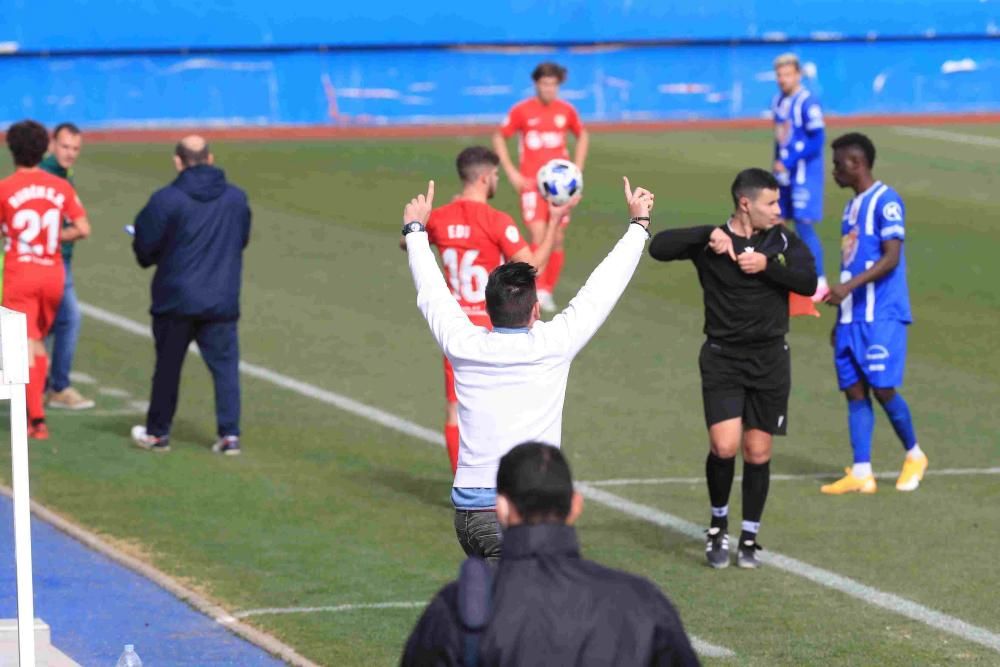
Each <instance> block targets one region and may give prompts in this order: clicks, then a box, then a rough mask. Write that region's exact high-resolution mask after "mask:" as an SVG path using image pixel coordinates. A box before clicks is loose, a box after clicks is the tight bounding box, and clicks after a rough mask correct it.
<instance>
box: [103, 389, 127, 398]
mask: <svg viewBox="0 0 1000 667" xmlns="http://www.w3.org/2000/svg"><path fill="white" fill-rule="evenodd" d="M97 393H98V394H101V395H102V396H110V397H112V398H129V397H130V396H131V395H132V394H130V393H128V392H127V391H125V390H124V389H119V388H118V387H100V388H98V390H97Z"/></svg>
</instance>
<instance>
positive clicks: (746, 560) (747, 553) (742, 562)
mask: <svg viewBox="0 0 1000 667" xmlns="http://www.w3.org/2000/svg"><path fill="white" fill-rule="evenodd" d="M761 548H762V547H761V546H760V545H759V544H757V541H756V540H741V541H740V545H739V547H737V549H736V566H737V567H742V568H743V569H745V570H755V569H757V568H758V567H760V559H759V558H757V552H758V551H760V550H761Z"/></svg>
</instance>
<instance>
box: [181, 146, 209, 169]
mask: <svg viewBox="0 0 1000 667" xmlns="http://www.w3.org/2000/svg"><path fill="white" fill-rule="evenodd" d="M210 153H211V151H210V150H209V149H208V142H207V141H206V142H205V145H204V146H202V148H201V150H198V151H193V150H191V149H190V148H188V147H187V146H185V145H184V142H183V141H178V142H177V147H176V148H174V155H176V156H177V157H179V158H180V159H181V163H182V164H183V165H184V166H185V167H194V166H196V165H199V164H208V156H209V154H210Z"/></svg>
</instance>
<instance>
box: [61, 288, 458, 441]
mask: <svg viewBox="0 0 1000 667" xmlns="http://www.w3.org/2000/svg"><path fill="white" fill-rule="evenodd" d="M80 310H81V311H82V312H83V314H84V315H88V316H90V317H92V318H94V319H95V320H99V321H101V322H104V323H105V324H110V325H112V326H115V327H118V328H119V329H122V330H124V331H128V332H129V333H133V334H136V335H137V336H142V337H144V338H152V337H153V334H152V332H151V331H150V328H149V326H147V325H144V324H140V323H138V322H136V321H135V320H130V319H128V318H127V317H122V316H121V315H117V314H115V313H112V312H109V311H107V310H104V309H103V308H98V307H96V306H91V305H90V304H87V303H82V302H81V303H80ZM192 352H194V353H195V354H197V353H198V350H197V348H196V347H192ZM240 372H242V373H243V374H244V375H249V376H250V377H253V378H257V379H259V380H265V381H267V382H270V383H271V384H274V385H277V386H279V387H282V388H284V389H288V390H289V391H293V392H295V393H297V394H301V395H302V396H306V397H308V398H312V399H315V400H317V401H320V402H321V403H327V404H329V405H333V406H336V407H338V408H340V409H341V410H343V411H344V412H350V413H351V414H354V415H357V416H359V417H364V418H365V419H367V420H369V421H373V422H375V423H376V424H380V425H382V426H386V427H388V428H391V429H393V430H395V431H399V432H400V433H405V434H406V435H410V436H413V437H414V438H419V439H420V440H425V441H427V442H432V443H434V444H436V445H442V446H443V445H444V436H443V435H442V434H441V433H440V432H438V431H433V430H431V429H429V428H424V427H423V426H419V425H417V424H414V423H413V422H411V421H409V420H407V419H403V418H402V417H397V416H396V415H394V414H391V413H389V412H386V411H384V410H380V409H378V408H375V407H372V406H370V405H366V404H364V403H361V402H360V401H355V400H354V399H353V398H348V397H347V396H344V395H342V394H338V393H336V392H332V391H327V390H326V389H321V388H320V387H317V386H316V385H312V384H309V383H308V382H302V381H301V380H296V379H295V378H293V377H289V376H287V375H283V374H281V373H278V372H276V371H272V370H271V369H269V368H264V367H263V366H257V365H256V364H251V363H247V362H245V361H241V362H240Z"/></svg>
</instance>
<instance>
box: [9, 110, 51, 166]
mask: <svg viewBox="0 0 1000 667" xmlns="http://www.w3.org/2000/svg"><path fill="white" fill-rule="evenodd" d="M7 148H9V149H10V154H11V155H12V156H14V164H15V165H16V166H18V167H35V166H38V163H39V162H41V161H42V158H44V157H45V153H46V152H47V151H48V150H49V133H48V131H47V130H46V129H45V126H44V125H42V124H41V123H39V122H37V121H33V120H22V121H20V122H17V123H14V124H13V125H11V126H10V127H8V128H7Z"/></svg>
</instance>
